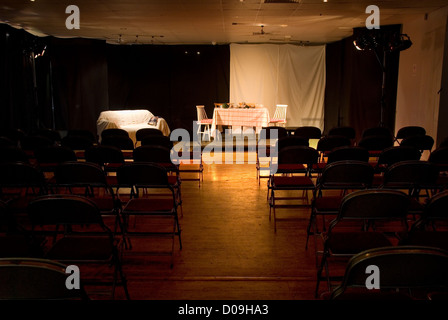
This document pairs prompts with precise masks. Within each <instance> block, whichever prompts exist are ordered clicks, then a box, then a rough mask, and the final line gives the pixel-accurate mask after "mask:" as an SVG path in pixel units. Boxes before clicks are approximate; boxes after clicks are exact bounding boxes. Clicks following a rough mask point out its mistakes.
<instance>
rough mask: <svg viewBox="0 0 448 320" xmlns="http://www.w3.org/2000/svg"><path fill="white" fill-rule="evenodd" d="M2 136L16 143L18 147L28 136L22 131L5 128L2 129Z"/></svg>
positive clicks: (0, 133)
mask: <svg viewBox="0 0 448 320" xmlns="http://www.w3.org/2000/svg"><path fill="white" fill-rule="evenodd" d="M0 136H2V137H6V138H8V139H10V140H12V141H14V142H15V144H16V145H17V144H18V143H19V142H20V140H21V139H22V138H23V137H24V136H26V134H25V132H24V131H23V130H21V129H11V128H3V129H0Z"/></svg>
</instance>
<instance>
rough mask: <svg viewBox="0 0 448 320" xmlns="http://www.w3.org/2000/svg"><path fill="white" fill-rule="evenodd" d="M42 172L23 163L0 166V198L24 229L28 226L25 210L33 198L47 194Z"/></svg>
mask: <svg viewBox="0 0 448 320" xmlns="http://www.w3.org/2000/svg"><path fill="white" fill-rule="evenodd" d="M48 190H49V188H48V185H47V182H46V180H45V177H44V174H43V172H42V171H41V170H40V169H39V168H37V167H35V166H33V165H31V164H29V163H23V162H13V163H1V164H0V197H1V200H3V201H5V202H7V204H8V208H9V210H10V211H11V213H12V214H14V215H16V217H17V218H18V219H19V220H20V221H19V223H20V224H23V225H24V227H26V226H27V225H28V221H27V215H26V209H27V206H28V203H29V202H30V201H31V200H33V199H34V198H36V197H38V196H41V195H45V194H48Z"/></svg>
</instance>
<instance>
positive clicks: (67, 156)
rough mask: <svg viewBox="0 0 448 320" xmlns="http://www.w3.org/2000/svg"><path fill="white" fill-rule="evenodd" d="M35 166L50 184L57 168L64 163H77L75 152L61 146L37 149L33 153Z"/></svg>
mask: <svg viewBox="0 0 448 320" xmlns="http://www.w3.org/2000/svg"><path fill="white" fill-rule="evenodd" d="M34 156H35V158H36V161H37V165H38V166H39V168H40V169H41V170H42V171H43V172H44V174H45V175H46V179H47V181H48V182H49V183H52V182H53V181H52V178H53V177H54V171H55V170H56V168H57V166H58V165H59V164H61V163H63V162H66V161H77V160H78V158H77V157H76V154H75V151H73V150H72V149H70V148H67V147H63V146H51V147H45V148H38V149H36V150H35V152H34Z"/></svg>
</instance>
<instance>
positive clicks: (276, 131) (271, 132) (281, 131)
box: [259, 127, 288, 141]
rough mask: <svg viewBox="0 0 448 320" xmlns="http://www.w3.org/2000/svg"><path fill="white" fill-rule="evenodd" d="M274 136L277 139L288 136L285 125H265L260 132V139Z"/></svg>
mask: <svg viewBox="0 0 448 320" xmlns="http://www.w3.org/2000/svg"><path fill="white" fill-rule="evenodd" d="M274 136H275V137H276V138H277V139H280V138H283V137H286V136H288V131H286V128H284V127H263V128H262V129H261V131H260V134H259V141H260V140H267V139H271V137H274Z"/></svg>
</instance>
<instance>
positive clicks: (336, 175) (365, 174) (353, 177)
mask: <svg viewBox="0 0 448 320" xmlns="http://www.w3.org/2000/svg"><path fill="white" fill-rule="evenodd" d="M373 176H374V169H373V167H372V166H371V165H370V164H369V163H367V162H365V161H356V160H347V161H336V162H333V163H330V164H327V165H326V166H325V168H324V170H323V171H322V175H321V176H320V177H319V178H318V181H317V186H318V188H319V189H366V188H368V187H370V185H371V184H372V181H373Z"/></svg>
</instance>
